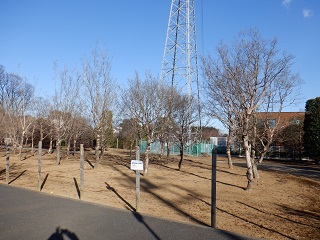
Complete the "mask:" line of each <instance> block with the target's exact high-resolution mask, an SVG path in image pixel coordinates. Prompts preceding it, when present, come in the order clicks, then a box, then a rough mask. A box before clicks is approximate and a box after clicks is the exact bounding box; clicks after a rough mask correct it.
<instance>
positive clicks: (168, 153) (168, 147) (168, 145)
mask: <svg viewBox="0 0 320 240" xmlns="http://www.w3.org/2000/svg"><path fill="white" fill-rule="evenodd" d="M169 156H170V144H169V142H167V161H168V160H169Z"/></svg>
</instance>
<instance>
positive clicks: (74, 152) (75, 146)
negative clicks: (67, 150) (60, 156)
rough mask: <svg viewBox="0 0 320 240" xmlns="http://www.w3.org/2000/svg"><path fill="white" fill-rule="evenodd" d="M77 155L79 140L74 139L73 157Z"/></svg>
mask: <svg viewBox="0 0 320 240" xmlns="http://www.w3.org/2000/svg"><path fill="white" fill-rule="evenodd" d="M76 153H77V140H76V138H75V139H73V156H75V155H76Z"/></svg>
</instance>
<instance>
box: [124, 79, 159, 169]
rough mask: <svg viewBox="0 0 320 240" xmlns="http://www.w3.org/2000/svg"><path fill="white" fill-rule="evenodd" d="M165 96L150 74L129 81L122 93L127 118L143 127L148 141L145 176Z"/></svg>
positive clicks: (157, 82) (156, 80) (157, 81)
mask: <svg viewBox="0 0 320 240" xmlns="http://www.w3.org/2000/svg"><path fill="white" fill-rule="evenodd" d="M163 97H164V96H163V95H162V94H161V84H160V81H159V80H158V79H156V78H155V77H153V76H152V75H151V74H150V73H146V75H145V79H144V80H142V79H141V78H140V76H139V74H138V73H136V76H135V78H134V79H130V80H129V87H128V88H127V89H124V90H123V93H122V104H123V106H122V110H123V113H124V115H125V116H126V118H129V119H133V120H135V121H136V122H135V124H136V125H139V126H141V128H142V130H143V133H144V134H145V136H146V139H147V148H146V152H145V156H146V158H145V163H144V175H146V174H147V172H148V169H149V151H150V145H151V141H152V140H153V134H154V129H155V123H156V121H157V120H158V119H159V117H160V115H161V111H162V110H163V106H162V104H163V100H162V99H163Z"/></svg>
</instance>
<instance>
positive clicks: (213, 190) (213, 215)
mask: <svg viewBox="0 0 320 240" xmlns="http://www.w3.org/2000/svg"><path fill="white" fill-rule="evenodd" d="M216 182H217V150H216V149H212V178H211V227H213V228H216V199H217V196H216V195H217V184H216Z"/></svg>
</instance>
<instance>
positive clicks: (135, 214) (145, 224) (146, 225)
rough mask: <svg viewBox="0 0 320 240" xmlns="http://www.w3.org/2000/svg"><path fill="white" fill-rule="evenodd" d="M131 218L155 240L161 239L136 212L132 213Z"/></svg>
mask: <svg viewBox="0 0 320 240" xmlns="http://www.w3.org/2000/svg"><path fill="white" fill-rule="evenodd" d="M132 213H133V216H134V217H135V218H136V219H137V220H138V221H139V222H140V223H142V224H143V225H144V226H145V227H146V228H147V229H148V230H149V232H151V234H152V235H153V236H154V237H155V239H158V240H160V239H161V238H160V237H159V236H158V235H157V234H156V233H155V232H154V231H153V230H152V228H151V227H150V226H149V225H148V224H147V223H146V222H145V221H144V220H143V216H142V215H141V214H139V213H137V212H132Z"/></svg>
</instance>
